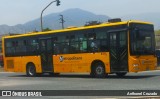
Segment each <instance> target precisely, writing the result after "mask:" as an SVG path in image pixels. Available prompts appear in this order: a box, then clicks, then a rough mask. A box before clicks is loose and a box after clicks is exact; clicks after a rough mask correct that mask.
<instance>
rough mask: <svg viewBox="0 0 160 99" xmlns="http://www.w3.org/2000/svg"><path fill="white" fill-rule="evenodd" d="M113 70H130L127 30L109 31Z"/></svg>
mask: <svg viewBox="0 0 160 99" xmlns="http://www.w3.org/2000/svg"><path fill="white" fill-rule="evenodd" d="M109 37H110V66H111V72H113V73H114V72H127V71H128V50H127V49H128V48H127V47H128V46H127V32H126V31H115V32H114V31H112V32H109Z"/></svg>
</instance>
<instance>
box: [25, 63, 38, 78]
mask: <svg viewBox="0 0 160 99" xmlns="http://www.w3.org/2000/svg"><path fill="white" fill-rule="evenodd" d="M26 74H27V76H29V77H34V76H36V67H35V64H34V63H32V62H29V63H27V65H26Z"/></svg>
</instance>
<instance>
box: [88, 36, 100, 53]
mask: <svg viewBox="0 0 160 99" xmlns="http://www.w3.org/2000/svg"><path fill="white" fill-rule="evenodd" d="M99 44H100V43H99V41H98V40H97V38H96V34H95V33H89V34H88V45H89V52H97V51H98V50H99Z"/></svg>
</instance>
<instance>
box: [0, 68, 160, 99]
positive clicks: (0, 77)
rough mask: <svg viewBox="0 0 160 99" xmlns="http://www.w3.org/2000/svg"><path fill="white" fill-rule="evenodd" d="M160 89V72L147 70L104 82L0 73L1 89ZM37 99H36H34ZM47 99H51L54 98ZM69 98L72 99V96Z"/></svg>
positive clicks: (85, 76)
mask: <svg viewBox="0 0 160 99" xmlns="http://www.w3.org/2000/svg"><path fill="white" fill-rule="evenodd" d="M159 89H160V70H156V71H147V72H141V73H129V74H127V75H126V76H125V77H123V78H119V77H117V76H116V75H114V74H112V75H109V76H107V77H106V78H102V79H98V78H92V77H90V76H89V74H61V75H59V76H56V77H53V76H50V75H48V74H45V75H42V76H40V77H27V76H26V75H25V74H23V73H7V72H0V90H159ZM5 98H7V97H5ZM14 98H15V97H14ZM23 98H25V97H23ZM35 98H36V97H34V99H35ZM47 98H48V99H50V98H51V97H47ZM52 98H53V97H52ZM54 98H56V99H57V98H60V99H63V98H64V97H54ZM65 98H66V97H65ZM68 98H69V99H70V98H71V97H68ZM72 98H76V99H77V98H78V97H72ZM79 98H80V97H79ZM85 98H86V99H92V98H102V99H104V98H105V97H85Z"/></svg>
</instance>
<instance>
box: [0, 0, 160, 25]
mask: <svg viewBox="0 0 160 99" xmlns="http://www.w3.org/2000/svg"><path fill="white" fill-rule="evenodd" d="M51 1H53V0H0V25H2V24H7V25H10V26H12V25H16V24H24V23H26V22H28V21H31V20H34V19H36V18H39V17H40V14H41V11H42V10H43V8H44V7H46V6H47V5H48V4H49V3H50V2H51ZM60 1H61V5H60V6H58V7H57V6H56V3H53V4H52V5H51V6H49V8H47V9H46V10H45V12H44V14H43V15H47V14H50V13H56V12H61V11H64V10H67V9H70V8H80V9H83V10H86V11H90V12H93V13H95V14H99V15H107V16H109V17H112V18H117V17H123V16H125V15H132V14H141V13H151V12H160V5H159V4H160V0H60Z"/></svg>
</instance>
